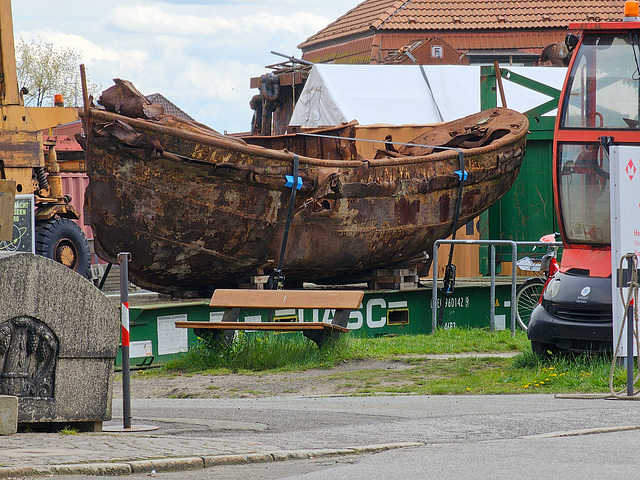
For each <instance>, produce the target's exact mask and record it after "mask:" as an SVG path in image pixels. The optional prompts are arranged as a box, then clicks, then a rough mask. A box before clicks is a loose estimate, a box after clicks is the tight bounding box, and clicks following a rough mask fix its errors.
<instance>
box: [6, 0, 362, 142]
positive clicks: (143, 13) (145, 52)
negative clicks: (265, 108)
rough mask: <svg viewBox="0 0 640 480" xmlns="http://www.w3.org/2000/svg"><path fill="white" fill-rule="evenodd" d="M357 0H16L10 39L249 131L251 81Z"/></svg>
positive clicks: (106, 80) (96, 76)
mask: <svg viewBox="0 0 640 480" xmlns="http://www.w3.org/2000/svg"><path fill="white" fill-rule="evenodd" d="M361 1H362V0H186V1H179V0H164V1H151V0H126V1H122V0H108V1H107V0H91V1H86V0H65V1H63V2H51V1H50V0H29V1H28V2H27V1H24V0H13V1H12V8H13V22H14V32H15V38H16V42H17V41H18V39H19V38H21V37H22V38H23V39H24V40H25V41H26V42H30V41H31V40H32V39H37V38H38V37H39V38H41V39H43V40H44V41H46V42H47V43H52V44H53V45H54V47H55V48H67V47H72V48H73V49H74V50H76V51H77V52H79V53H81V54H82V57H83V62H84V63H85V65H86V68H87V73H88V76H89V80H90V81H91V82H93V83H97V84H100V85H101V86H102V88H103V89H105V88H107V87H109V86H111V85H112V79H113V78H116V77H119V78H123V79H127V80H131V81H132V82H133V83H134V84H135V85H136V87H137V88H138V90H140V91H141V92H142V93H144V94H147V95H148V94H151V93H156V92H158V93H162V94H163V95H165V96H166V97H167V98H168V99H169V100H171V101H172V102H173V103H175V104H176V105H178V106H179V107H180V108H182V109H183V110H184V111H186V112H187V113H188V114H189V115H191V116H192V117H194V118H195V119H196V120H198V121H200V122H202V123H205V124H207V125H209V126H210V127H213V128H215V129H216V130H219V131H225V130H226V131H228V132H230V133H231V132H243V131H248V130H249V129H250V122H251V115H252V111H251V109H250V108H249V100H250V99H251V96H252V95H254V94H255V93H257V90H251V89H250V88H249V79H250V78H251V77H257V76H260V75H261V74H263V73H266V72H268V71H269V70H268V69H265V68H264V67H265V65H270V64H274V63H278V62H279V61H282V60H284V59H282V58H280V57H277V56H275V55H272V54H271V53H270V52H271V50H275V51H278V52H281V53H284V54H287V55H294V56H296V57H300V56H301V52H300V50H298V49H297V48H296V46H297V45H298V44H300V43H302V42H303V41H304V40H305V39H306V38H308V37H309V36H311V35H313V34H314V33H316V32H317V31H318V30H320V29H321V28H323V27H325V26H326V25H328V24H329V23H330V22H332V21H333V20H335V19H337V18H338V17H339V16H341V15H343V14H344V13H346V12H347V11H348V10H349V9H351V8H353V7H354V6H356V5H358V4H359V3H361Z"/></svg>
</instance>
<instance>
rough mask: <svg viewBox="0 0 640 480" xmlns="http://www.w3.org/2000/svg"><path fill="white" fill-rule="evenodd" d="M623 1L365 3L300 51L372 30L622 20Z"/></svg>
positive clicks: (553, 25)
mask: <svg viewBox="0 0 640 480" xmlns="http://www.w3.org/2000/svg"><path fill="white" fill-rule="evenodd" d="M623 10H624V0H580V1H578V0H475V1H468V0H366V1H364V2H362V3H360V4H359V5H358V6H356V7H354V8H353V9H351V10H349V11H348V12H347V13H345V14H344V15H343V16H341V17H340V18H338V19H337V20H336V21H334V22H332V23H330V24H329V25H328V26H326V27H325V28H323V29H322V30H320V31H319V32H318V33H316V34H315V35H313V36H311V37H309V38H308V39H307V40H305V41H304V42H303V43H301V44H300V45H298V48H300V49H302V50H303V51H305V50H307V49H309V48H310V47H312V46H316V45H321V44H331V43H334V42H338V41H344V40H345V39H347V38H348V37H351V36H353V37H360V36H363V35H367V34H369V33H374V32H376V31H378V32H380V31H387V32H389V31H404V32H406V31H425V30H426V31H455V30H458V31H465V30H466V31H468V30H505V29H507V30H513V29H516V30H522V29H547V28H556V29H557V28H566V27H567V26H568V24H569V22H573V21H594V20H595V21H617V20H621V18H622V15H623Z"/></svg>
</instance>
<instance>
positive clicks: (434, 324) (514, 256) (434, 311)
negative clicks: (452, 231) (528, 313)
mask: <svg viewBox="0 0 640 480" xmlns="http://www.w3.org/2000/svg"><path fill="white" fill-rule="evenodd" d="M442 244H447V245H489V246H491V294H490V295H491V297H490V302H491V314H490V317H489V325H490V329H491V331H494V330H495V326H496V324H495V317H496V246H507V247H511V264H512V267H511V305H510V309H511V310H510V311H511V336H512V337H515V336H516V288H517V287H516V271H517V261H518V247H519V246H534V247H561V246H562V243H561V242H539V241H538V242H524V241H519V242H516V241H513V240H436V242H435V243H434V244H433V262H432V264H431V269H432V272H433V286H432V307H431V331H432V332H435V331H436V330H437V328H438V248H439V247H440V245H442Z"/></svg>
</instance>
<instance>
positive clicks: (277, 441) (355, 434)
mask: <svg viewBox="0 0 640 480" xmlns="http://www.w3.org/2000/svg"><path fill="white" fill-rule="evenodd" d="M132 410H133V421H132V424H133V426H134V427H138V426H141V425H155V426H157V427H159V428H158V430H154V431H147V432H126V433H107V432H103V433H80V434H76V435H73V434H71V435H69V434H66V435H65V434H61V433H18V434H16V435H10V436H4V437H0V479H2V478H16V477H29V476H31V477H39V476H43V477H44V476H47V477H50V476H55V475H72V474H77V475H84V476H88V475H118V476H127V475H131V474H140V473H149V472H151V471H152V470H156V471H157V472H162V471H171V470H173V471H179V470H187V469H201V468H205V467H213V466H216V465H230V464H244V463H258V462H273V461H282V460H293V459H310V458H319V457H325V456H332V455H358V454H361V453H368V452H378V451H383V450H391V449H397V448H406V447H410V446H420V445H428V446H431V447H434V446H437V445H440V446H443V445H454V444H455V445H458V444H459V445H468V446H470V447H471V446H474V445H475V446H476V447H477V446H479V445H483V444H485V442H492V441H499V442H503V443H501V445H503V446H504V451H505V452H509V451H511V449H512V448H516V449H522V448H523V439H526V441H527V442H534V443H536V445H538V446H537V447H536V448H541V449H542V451H546V448H551V447H552V446H553V444H554V442H556V441H557V439H560V438H573V439H575V442H577V445H578V447H579V448H587V447H588V448H594V447H593V446H589V445H591V444H592V443H593V442H602V443H598V444H597V445H599V446H598V447H597V448H602V449H605V450H606V448H613V449H617V448H620V446H619V445H618V446H617V444H616V442H618V441H622V440H624V438H628V436H629V435H633V436H634V438H635V436H636V435H637V432H638V431H639V429H640V427H639V426H638V425H640V423H638V422H637V419H638V413H640V402H637V401H636V402H629V401H626V402H625V401H622V402H620V401H608V400H602V399H598V400H577V399H557V398H555V397H554V396H553V395H535V394H528V395H494V396H490V395H486V396H483V395H459V396H422V395H405V396H382V395H381V396H367V397H341V396H335V397H332V396H329V397H326V396H325V397H302V396H300V397H270V398H254V399H177V398H173V399H134V400H133V409H132ZM113 412H114V420H112V421H110V422H107V423H105V427H106V426H116V427H121V426H122V409H121V400H120V399H115V400H114V404H113ZM634 432H636V433H634ZM623 436H624V437H623ZM588 442H591V443H588ZM545 445H546V446H545ZM620 445H623V443H620ZM423 448H426V447H423ZM519 451H520V450H519ZM603 451H604V450H603ZM492 461H493V462H495V463H496V468H502V467H506V466H508V463H507V462H510V461H512V459H509V457H508V456H505V458H498V457H496V458H493V459H492ZM566 461H567V458H565V457H563V456H555V455H551V456H550V457H549V459H548V462H550V463H553V462H566ZM501 462H502V463H501Z"/></svg>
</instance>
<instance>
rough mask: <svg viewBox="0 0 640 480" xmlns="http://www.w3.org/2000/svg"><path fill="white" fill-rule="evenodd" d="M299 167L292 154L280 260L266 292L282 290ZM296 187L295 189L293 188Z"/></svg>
mask: <svg viewBox="0 0 640 480" xmlns="http://www.w3.org/2000/svg"><path fill="white" fill-rule="evenodd" d="M299 165H300V157H298V155H296V154H295V153H294V154H293V175H285V178H286V180H287V183H285V187H289V188H291V197H290V198H289V208H288V210H287V221H286V223H285V225H284V234H283V235H282V246H281V247H280V258H279V259H278V267H277V268H276V269H275V270H274V271H273V272H272V273H271V275H269V279H268V280H267V290H282V289H283V288H284V280H285V278H284V274H283V273H282V264H283V263H284V254H285V252H286V250H287V240H288V238H289V228H290V227H291V219H292V218H293V209H294V207H295V203H296V192H297V191H298V190H299V189H300V187H302V179H301V178H300V177H299V176H298V167H299ZM289 183H290V184H289ZM294 185H296V188H293V186H294Z"/></svg>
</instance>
